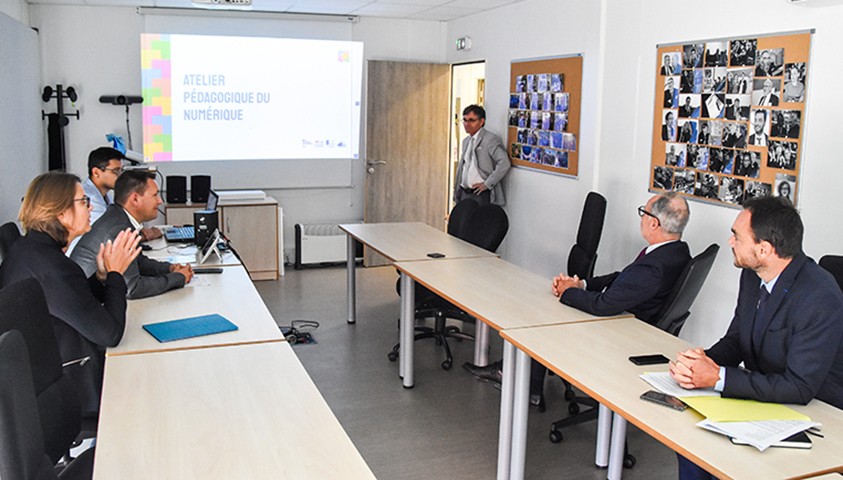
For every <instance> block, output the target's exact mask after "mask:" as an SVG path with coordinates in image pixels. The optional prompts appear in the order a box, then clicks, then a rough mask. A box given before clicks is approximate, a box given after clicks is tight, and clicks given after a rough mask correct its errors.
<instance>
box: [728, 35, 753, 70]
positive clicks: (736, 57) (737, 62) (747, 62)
mask: <svg viewBox="0 0 843 480" xmlns="http://www.w3.org/2000/svg"><path fill="white" fill-rule="evenodd" d="M757 45H758V41H757V40H756V39H754V38H743V39H738V40H732V41H731V42H729V52H730V55H729V65H730V66H732V67H748V66H755V52H756V50H757Z"/></svg>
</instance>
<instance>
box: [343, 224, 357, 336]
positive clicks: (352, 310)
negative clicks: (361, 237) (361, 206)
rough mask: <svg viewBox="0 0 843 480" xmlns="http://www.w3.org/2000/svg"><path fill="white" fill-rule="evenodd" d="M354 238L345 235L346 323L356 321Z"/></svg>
mask: <svg viewBox="0 0 843 480" xmlns="http://www.w3.org/2000/svg"><path fill="white" fill-rule="evenodd" d="M354 243H355V240H354V238H353V237H352V236H351V235H346V246H347V248H346V253H345V255H346V267H345V268H346V274H347V276H348V323H356V322H357V262H356V261H355V258H354V256H355V255H356V252H355V248H354V246H355V244H354Z"/></svg>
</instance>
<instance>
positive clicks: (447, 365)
mask: <svg viewBox="0 0 843 480" xmlns="http://www.w3.org/2000/svg"><path fill="white" fill-rule="evenodd" d="M453 366H454V362H452V361H450V360H445V361H444V362H442V370H450V369H451V367H453Z"/></svg>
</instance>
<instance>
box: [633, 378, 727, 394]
mask: <svg viewBox="0 0 843 480" xmlns="http://www.w3.org/2000/svg"><path fill="white" fill-rule="evenodd" d="M639 377H641V379H642V380H644V381H645V382H647V383H649V384H650V385H652V386H653V388H655V389H656V390H658V391H660V392H662V393H666V394H668V395H673V396H674V397H678V398H682V397H690V396H695V397H719V396H720V392H717V391H715V390H714V389H713V388H700V389H695V390H688V389H685V388H682V387H680V386H679V384H678V383H676V380H674V379H673V378H671V377H670V373H668V372H647V373H642V374H641V375H639Z"/></svg>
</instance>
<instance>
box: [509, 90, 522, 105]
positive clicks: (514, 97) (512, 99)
mask: <svg viewBox="0 0 843 480" xmlns="http://www.w3.org/2000/svg"><path fill="white" fill-rule="evenodd" d="M519 97H520V95H518V94H517V93H512V94H510V95H509V108H518V104H519V103H520V102H519Z"/></svg>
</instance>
